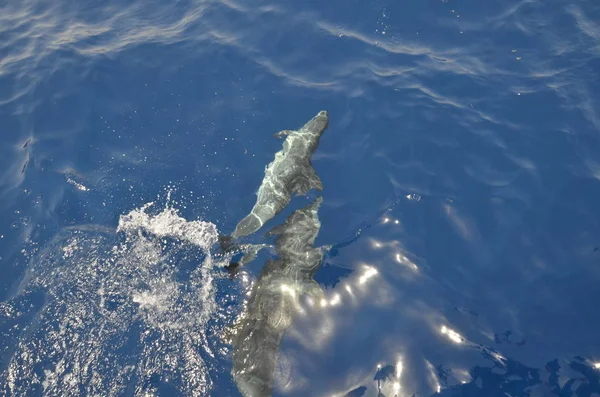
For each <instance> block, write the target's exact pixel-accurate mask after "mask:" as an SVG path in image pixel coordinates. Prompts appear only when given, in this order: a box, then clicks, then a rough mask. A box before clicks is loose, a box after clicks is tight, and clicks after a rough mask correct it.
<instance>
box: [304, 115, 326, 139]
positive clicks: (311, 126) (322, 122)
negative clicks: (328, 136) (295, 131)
mask: <svg viewBox="0 0 600 397" xmlns="http://www.w3.org/2000/svg"><path fill="white" fill-rule="evenodd" d="M328 125H329V115H328V114H327V112H326V111H325V110H321V111H320V112H319V113H318V114H317V115H316V116H315V117H313V118H312V120H310V121H309V122H308V123H306V124H304V127H302V129H303V130H305V131H310V133H312V134H315V135H317V136H319V137H320V136H321V135H323V133H324V132H325V130H326V129H327V126H328Z"/></svg>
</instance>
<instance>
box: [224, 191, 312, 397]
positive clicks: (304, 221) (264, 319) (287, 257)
mask: <svg viewBox="0 0 600 397" xmlns="http://www.w3.org/2000/svg"><path fill="white" fill-rule="evenodd" d="M321 202H322V198H321V197H319V198H317V199H316V200H315V201H314V202H313V203H311V204H310V205H308V206H306V207H304V208H301V209H298V210H296V211H294V212H293V213H292V214H291V215H290V216H289V217H288V218H287V219H286V221H285V223H284V224H282V225H279V226H276V227H275V228H273V229H272V230H271V231H270V232H269V233H270V234H274V235H278V236H277V238H276V239H275V250H276V252H277V255H278V258H277V259H275V260H272V259H271V260H269V261H268V262H267V263H266V264H265V265H264V267H263V269H262V270H261V272H260V275H259V277H258V280H257V281H256V283H255V284H254V286H253V289H252V291H251V294H250V298H249V300H248V304H247V306H246V310H245V311H244V313H242V314H241V316H240V317H239V319H238V321H237V322H236V324H235V325H234V330H233V333H234V335H233V338H232V344H233V369H232V375H233V379H234V381H235V383H236V384H237V387H238V390H239V391H240V393H241V394H242V395H243V396H244V397H268V396H271V394H272V393H273V383H274V371H275V363H276V359H277V352H278V351H279V344H280V342H281V339H282V337H283V334H284V333H285V331H286V330H287V328H288V327H289V326H290V325H291V323H292V320H293V317H294V312H295V310H296V305H297V304H298V298H299V297H300V296H301V295H302V294H303V293H309V294H311V295H313V296H314V297H315V298H316V299H318V300H319V301H320V299H321V298H322V297H323V291H322V290H321V287H319V285H318V284H317V283H316V282H315V281H314V280H313V276H314V274H315V272H316V271H317V269H318V268H319V266H320V264H321V261H322V258H323V252H322V249H321V248H314V247H313V244H314V241H315V238H316V236H317V234H318V232H319V229H320V228H321V222H320V221H319V218H318V209H319V207H320V205H321Z"/></svg>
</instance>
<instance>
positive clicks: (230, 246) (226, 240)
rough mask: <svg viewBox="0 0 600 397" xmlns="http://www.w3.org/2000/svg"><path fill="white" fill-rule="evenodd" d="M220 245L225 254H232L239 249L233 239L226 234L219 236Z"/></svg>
mask: <svg viewBox="0 0 600 397" xmlns="http://www.w3.org/2000/svg"><path fill="white" fill-rule="evenodd" d="M219 245H220V246H221V251H223V252H230V251H233V250H234V249H236V248H237V244H235V242H234V241H233V237H231V236H227V235H225V234H221V235H219Z"/></svg>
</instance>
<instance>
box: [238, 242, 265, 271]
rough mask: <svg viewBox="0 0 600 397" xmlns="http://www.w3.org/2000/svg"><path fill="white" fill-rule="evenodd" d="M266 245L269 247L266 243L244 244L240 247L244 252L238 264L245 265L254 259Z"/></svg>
mask: <svg viewBox="0 0 600 397" xmlns="http://www.w3.org/2000/svg"><path fill="white" fill-rule="evenodd" d="M267 247H269V245H268V244H247V245H245V246H244V247H242V250H243V251H245V252H246V253H245V254H244V256H242V259H240V261H239V265H240V266H243V265H246V264H248V263H250V262H252V261H253V260H254V259H256V256H257V255H258V253H259V252H260V250H262V249H263V248H267Z"/></svg>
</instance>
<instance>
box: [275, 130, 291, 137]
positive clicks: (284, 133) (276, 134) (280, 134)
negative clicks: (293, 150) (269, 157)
mask: <svg viewBox="0 0 600 397" xmlns="http://www.w3.org/2000/svg"><path fill="white" fill-rule="evenodd" d="M292 132H294V131H292V130H283V131H279V132H276V133H274V134H273V136H274V137H275V138H279V139H281V138H283V137H284V136H286V135H290V134H291V133H292Z"/></svg>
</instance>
